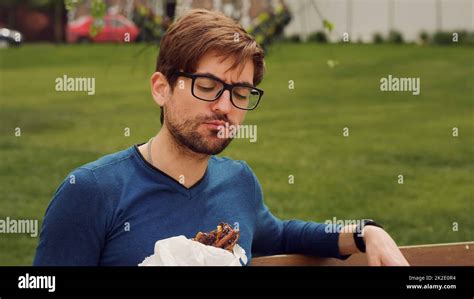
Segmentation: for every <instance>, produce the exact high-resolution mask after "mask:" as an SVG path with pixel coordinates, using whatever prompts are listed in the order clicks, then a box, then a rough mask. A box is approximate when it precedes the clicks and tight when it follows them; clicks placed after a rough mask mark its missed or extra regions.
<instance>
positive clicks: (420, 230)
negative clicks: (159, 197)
mask: <svg viewBox="0 0 474 299" xmlns="http://www.w3.org/2000/svg"><path fill="white" fill-rule="evenodd" d="M473 53H474V51H473V49H472V48H468V47H419V46H415V45H406V46H394V45H323V46H321V45H315V44H295V45H293V44H276V45H274V46H272V47H271V48H270V52H269V53H268V57H267V61H266V63H267V73H266V76H265V78H264V81H263V83H262V84H261V87H262V89H264V90H265V96H264V98H263V100H262V103H261V105H259V107H258V109H257V110H255V111H252V112H249V113H248V114H247V118H246V123H247V124H256V125H257V126H258V141H257V142H256V143H250V142H249V141H248V140H244V139H238V140H235V141H234V142H233V143H232V144H231V146H230V147H229V148H228V149H227V150H226V151H225V152H224V153H222V155H226V156H230V157H232V158H234V159H242V160H245V161H247V162H248V163H249V165H250V166H251V167H252V168H253V169H254V171H255V172H256V174H257V175H258V177H259V179H260V182H261V184H262V186H263V190H264V192H265V200H266V202H267V204H268V206H269V207H270V209H271V210H272V211H273V213H274V214H275V215H277V216H278V217H280V218H284V219H290V218H298V219H303V220H313V221H319V222H324V221H325V220H327V219H332V218H333V217H336V218H337V219H360V218H374V219H376V220H377V221H379V222H381V223H382V224H383V225H384V226H385V228H386V229H387V230H388V231H389V232H390V233H391V234H392V236H393V237H394V239H395V240H396V241H397V242H398V244H399V245H409V244H424V243H440V242H457V241H468V240H474V232H473V228H474V218H473V216H472V215H473V214H474V213H473V209H472V208H473V200H474V198H473V194H474V192H473V191H474V184H473V183H474V178H473V173H474V107H473V99H474V93H473V86H474V82H473V78H474V67H473V63H472V61H474V55H473ZM156 55H157V49H156V47H153V46H149V47H145V46H144V45H125V46H124V45H73V46H70V45H68V46H66V45H61V46H55V45H25V46H22V47H21V48H19V49H3V50H0V90H1V93H0V95H1V101H0V104H1V106H0V119H1V126H0V133H1V134H0V152H1V162H0V177H1V179H0V192H1V197H0V219H5V218H6V217H10V218H14V219H26V218H28V219H39V220H40V222H41V220H42V218H43V215H44V212H45V209H46V207H47V205H48V203H49V201H50V200H51V196H52V195H53V193H54V191H55V190H56V188H57V187H58V185H59V184H60V182H61V181H62V180H63V179H64V178H65V176H66V175H67V174H68V173H69V172H70V171H71V170H72V169H74V168H75V167H78V166H80V165H82V164H84V163H86V162H89V161H92V160H95V159H97V158H99V157H100V156H103V155H105V154H108V153H111V152H114V151H118V150H122V149H124V148H126V147H129V146H130V145H132V144H134V143H140V142H145V141H147V140H148V138H149V137H151V135H153V134H155V133H156V132H157V130H158V129H159V127H160V125H159V109H158V107H157V106H156V105H155V104H154V102H153V100H152V98H151V96H150V91H149V83H148V82H149V77H150V75H151V73H152V72H153V70H154V65H155V60H156ZM328 59H333V60H337V61H338V62H339V64H338V65H337V66H336V67H335V68H330V67H328V65H327V60H328ZM64 74H66V75H68V76H70V77H79V76H80V77H83V76H84V77H95V78H96V93H95V95H94V96H87V95H86V94H85V93H81V92H56V91H55V79H56V78H57V77H62V76H63V75H64ZM389 74H391V75H393V76H397V77H420V79H421V94H420V95H419V96H413V95H412V94H411V93H409V92H381V91H380V89H379V81H380V78H381V77H386V76H388V75H389ZM289 80H293V81H294V89H289V88H288V85H289V83H288V82H289ZM16 127H19V128H21V137H15V128H16ZM344 127H348V128H349V130H350V131H349V132H350V136H349V137H344V136H343V135H342V130H343V128H344ZM453 127H458V128H459V136H458V137H453V136H452V128H453ZM125 128H130V132H131V136H129V137H127V136H124V129H125ZM400 174H402V175H403V176H404V184H403V185H401V184H398V182H397V180H398V175H400ZM289 175H293V176H294V184H289V183H288V176H289ZM454 222H456V223H457V225H458V230H457V231H453V223H454ZM37 242H38V238H32V237H30V236H28V235H13V234H0V265H29V264H31V262H32V259H33V256H34V253H35V248H36V244H37Z"/></svg>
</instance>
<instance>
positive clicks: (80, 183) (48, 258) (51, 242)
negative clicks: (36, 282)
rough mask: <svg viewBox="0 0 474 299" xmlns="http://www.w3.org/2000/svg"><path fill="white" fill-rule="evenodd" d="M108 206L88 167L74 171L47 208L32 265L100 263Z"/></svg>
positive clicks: (91, 264) (84, 264)
mask: <svg viewBox="0 0 474 299" xmlns="http://www.w3.org/2000/svg"><path fill="white" fill-rule="evenodd" d="M107 210H108V207H107V205H106V202H105V201H104V200H102V194H101V192H100V189H99V186H98V183H97V180H96V178H95V176H94V174H93V172H92V171H91V170H89V169H85V168H78V169H76V170H75V171H73V172H72V173H71V174H70V175H69V176H68V177H67V178H66V179H65V180H64V181H63V182H62V184H61V185H60V186H59V188H58V189H57V191H56V192H55V194H54V196H53V199H52V201H51V203H50V204H49V206H48V208H47V210H46V213H45V217H44V220H43V225H42V229H41V233H40V240H39V244H38V247H37V249H36V255H35V259H34V261H33V265H34V266H96V265H98V263H99V260H100V254H101V249H102V247H103V245H104V243H105V237H106V218H107V217H106V215H107Z"/></svg>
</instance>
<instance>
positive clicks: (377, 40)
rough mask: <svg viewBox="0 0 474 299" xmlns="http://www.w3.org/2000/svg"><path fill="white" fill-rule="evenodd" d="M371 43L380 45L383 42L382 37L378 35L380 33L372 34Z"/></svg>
mask: <svg viewBox="0 0 474 299" xmlns="http://www.w3.org/2000/svg"><path fill="white" fill-rule="evenodd" d="M372 42H373V43H374V44H381V43H383V42H384V39H383V35H382V34H381V33H380V32H376V33H374V35H373V37H372Z"/></svg>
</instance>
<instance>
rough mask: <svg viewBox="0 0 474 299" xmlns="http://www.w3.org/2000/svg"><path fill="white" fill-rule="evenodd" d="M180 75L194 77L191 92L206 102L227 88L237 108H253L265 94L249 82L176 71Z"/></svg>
mask: <svg viewBox="0 0 474 299" xmlns="http://www.w3.org/2000/svg"><path fill="white" fill-rule="evenodd" d="M176 74H177V75H178V76H183V77H187V78H191V79H192V84H191V93H192V95H193V96H194V97H195V98H198V99H200V100H203V101H206V102H213V101H215V100H217V99H218V98H219V97H220V96H221V95H222V94H223V93H224V91H225V90H228V91H229V92H230V101H231V102H232V105H234V106H235V107H236V108H239V109H242V110H253V109H255V108H256V107H257V105H258V103H259V102H260V99H261V98H262V96H263V90H261V89H258V88H255V87H253V86H251V85H247V84H233V85H231V84H227V83H225V82H224V81H222V80H220V79H219V78H216V77H214V76H212V75H205V74H189V73H184V72H176Z"/></svg>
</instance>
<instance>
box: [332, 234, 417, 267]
mask: <svg viewBox="0 0 474 299" xmlns="http://www.w3.org/2000/svg"><path fill="white" fill-rule="evenodd" d="M356 228H357V227H356V225H350V226H344V227H343V228H342V231H341V233H340V234H339V243H338V246H339V253H340V254H341V255H349V254H353V253H357V252H360V251H359V249H357V246H356V244H355V242H354V232H355V231H356ZM362 234H363V238H364V243H365V251H366V254H367V260H368V262H369V266H409V264H408V262H407V260H406V259H405V257H404V256H403V254H402V253H401V252H400V249H398V247H397V244H395V241H393V239H392V238H391V237H390V235H389V234H388V233H387V232H386V231H384V230H383V229H381V228H379V227H376V226H373V225H367V226H365V227H364V229H363V230H362Z"/></svg>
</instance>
